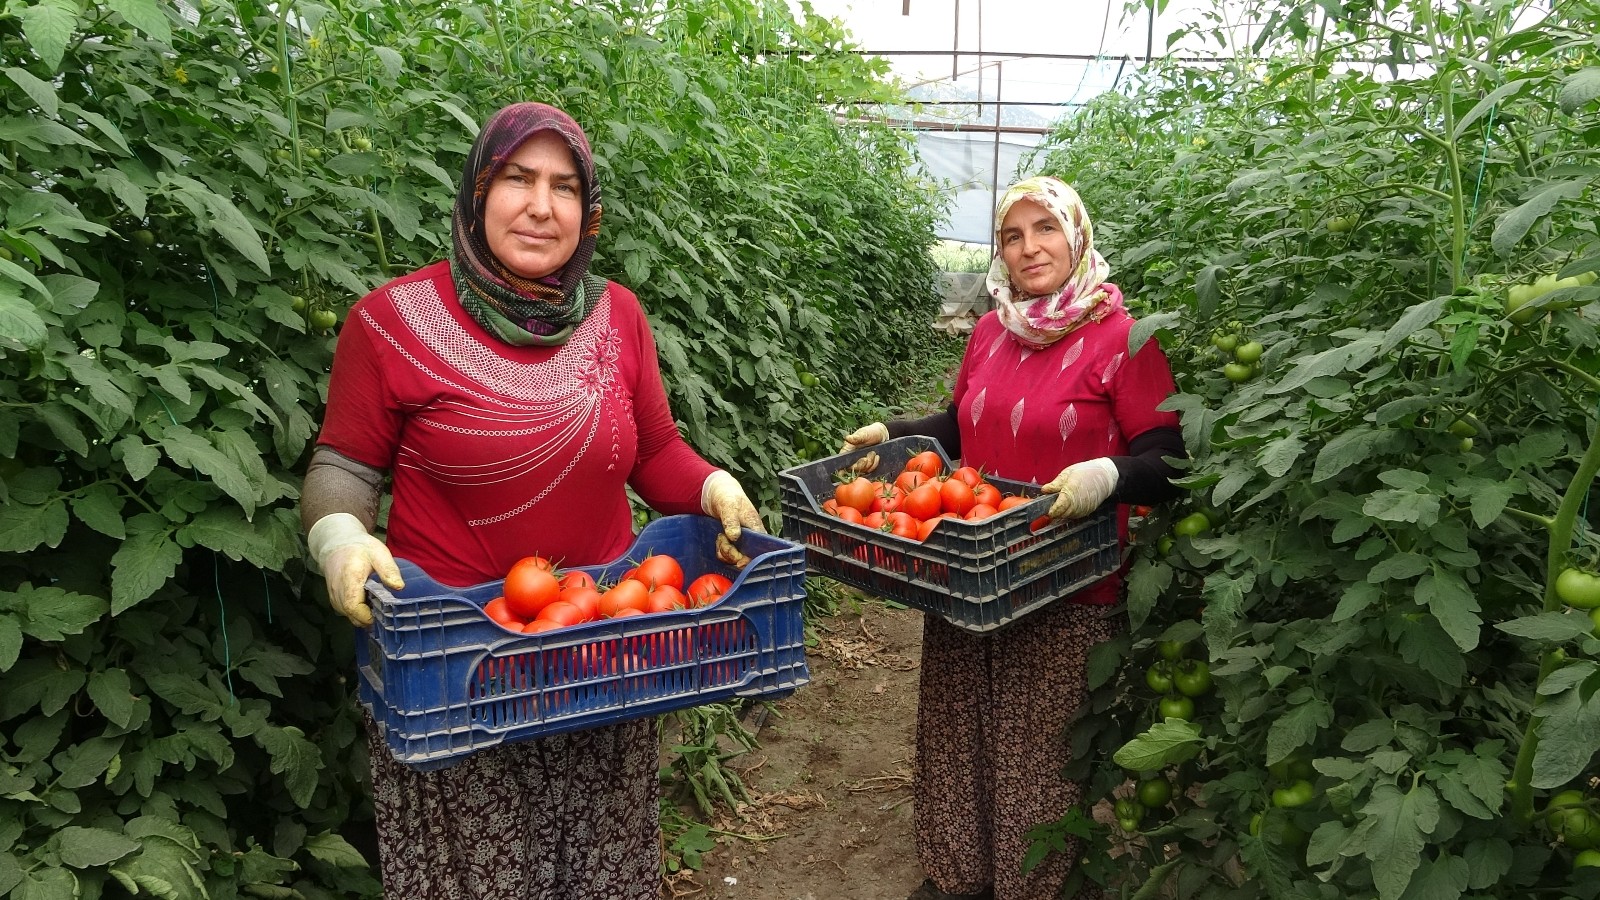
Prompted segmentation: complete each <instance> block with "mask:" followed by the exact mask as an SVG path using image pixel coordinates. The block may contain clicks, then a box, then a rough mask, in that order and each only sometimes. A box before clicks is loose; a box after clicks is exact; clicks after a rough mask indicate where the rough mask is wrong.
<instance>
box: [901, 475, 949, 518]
mask: <svg viewBox="0 0 1600 900" xmlns="http://www.w3.org/2000/svg"><path fill="white" fill-rule="evenodd" d="M900 509H901V510H902V511H904V512H906V513H909V514H910V515H911V516H913V517H915V518H918V519H931V518H933V517H935V516H937V515H939V513H941V512H943V511H944V501H943V500H942V499H941V498H940V494H939V485H937V484H935V483H933V482H931V481H929V482H926V483H924V484H922V485H921V486H919V487H918V488H917V489H916V490H914V491H912V492H911V493H909V494H907V495H906V502H904V503H902V504H900Z"/></svg>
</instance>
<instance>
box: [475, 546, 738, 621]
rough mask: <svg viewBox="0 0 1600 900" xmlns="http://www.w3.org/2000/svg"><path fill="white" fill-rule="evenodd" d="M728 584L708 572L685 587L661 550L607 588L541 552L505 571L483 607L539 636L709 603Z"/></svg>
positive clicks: (729, 583) (670, 559) (676, 565)
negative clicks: (561, 566) (559, 565)
mask: <svg viewBox="0 0 1600 900" xmlns="http://www.w3.org/2000/svg"><path fill="white" fill-rule="evenodd" d="M732 587H733V582H732V581H730V580H729V579H728V578H726V577H725V576H723V575H719V574H717V573H716V572H707V573H706V574H704V575H701V576H700V577H698V578H696V579H694V580H693V581H690V582H689V586H688V588H685V587H684V572H683V566H682V565H680V564H679V563H678V561H677V560H676V559H674V558H673V557H671V556H669V555H667V554H665V553H656V554H651V555H650V556H647V557H645V558H644V559H643V560H641V561H640V562H639V564H638V565H637V566H634V567H633V568H632V569H629V570H628V571H627V572H626V573H625V574H624V575H623V576H622V578H620V579H618V580H617V583H616V584H614V585H611V586H609V587H605V588H602V587H601V586H600V585H598V584H596V583H595V580H594V578H593V577H591V576H590V575H589V573H587V572H585V571H583V570H581V569H570V570H567V571H561V570H560V569H558V568H557V567H556V565H555V564H554V563H552V562H551V561H550V560H548V559H545V558H544V557H542V556H528V557H524V558H522V559H520V560H518V561H517V562H516V564H515V565H513V566H512V567H511V570H510V571H509V572H507V573H506V580H505V584H504V587H503V591H502V593H501V595H500V596H498V597H496V598H494V599H493V600H490V601H489V602H488V603H486V604H484V607H483V611H484V614H485V615H487V616H488V617H489V618H490V619H493V620H494V621H495V622H497V623H499V624H500V625H501V627H503V628H506V629H507V630H510V631H520V632H523V633H525V634H537V633H539V632H541V631H551V630H553V629H556V628H566V627H567V626H570V625H581V624H583V623H585V622H593V621H596V620H598V619H621V618H626V617H627V616H638V615H644V614H647V613H659V612H671V611H673V610H676V609H696V608H699V607H702V606H710V605H711V604H713V603H715V602H717V600H718V599H720V598H721V597H722V595H723V594H725V593H727V592H728V590H729V589H731V588H732Z"/></svg>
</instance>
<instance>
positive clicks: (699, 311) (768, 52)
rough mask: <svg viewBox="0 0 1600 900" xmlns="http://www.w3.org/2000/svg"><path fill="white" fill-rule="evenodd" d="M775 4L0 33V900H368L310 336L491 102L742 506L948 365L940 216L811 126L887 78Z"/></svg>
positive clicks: (195, 22)
mask: <svg viewBox="0 0 1600 900" xmlns="http://www.w3.org/2000/svg"><path fill="white" fill-rule="evenodd" d="M770 7H771V4H762V5H761V6H759V7H758V6H756V5H754V4H750V3H748V2H744V0H735V2H698V0H696V2H673V3H670V4H668V5H666V6H665V7H662V8H648V7H638V6H637V5H635V4H628V3H622V2H620V0H612V2H600V3H585V4H579V5H551V4H518V5H512V6H510V7H507V6H505V5H500V6H494V5H490V6H474V5H465V6H464V5H461V4H454V3H443V2H419V3H405V4H393V3H387V4H386V3H379V2H376V0H335V2H330V3H324V4H268V3H262V2H255V0H237V2H227V0H222V2H216V0H203V2H200V3H196V4H177V5H173V4H166V3H157V2H153V0H111V2H104V3H95V2H91V3H58V2H54V0H47V2H39V3H31V2H23V3H17V2H13V3H10V4H0V725H3V729H0V730H3V733H4V734H6V735H7V736H8V737H7V738H6V742H5V745H4V749H3V756H0V783H3V785H4V790H3V791H0V837H3V838H4V840H0V846H3V847H5V848H7V849H6V851H5V852H3V853H0V894H5V893H6V892H8V891H9V892H11V895H12V896H29V897H35V896H69V895H77V894H81V895H83V896H100V895H101V894H102V893H103V892H106V891H115V890H117V889H119V888H120V889H121V890H124V891H127V892H130V893H150V894H155V895H159V896H164V897H189V896H215V897H232V896H235V895H237V894H238V893H240V892H244V893H246V894H249V895H253V896H291V895H293V896H306V897H332V896H359V895H363V894H372V893H374V892H376V890H377V884H376V882H375V880H374V879H373V878H372V876H371V874H370V872H369V871H368V869H367V867H366V859H365V858H364V857H363V855H362V853H361V852H360V851H359V850H357V849H356V847H355V846H353V845H352V843H351V841H355V842H356V843H364V842H363V841H362V840H361V839H360V834H361V833H362V832H363V830H367V831H370V827H369V826H367V825H366V820H367V819H369V818H370V811H369V808H368V803H367V801H366V799H365V791H364V788H363V782H364V778H365V769H366V764H365V758H364V753H365V742H364V740H363V739H362V733H363V726H362V723H361V719H360V716H359V713H358V712H357V709H356V706H355V703H354V700H353V691H352V690H351V687H352V685H350V684H349V683H348V682H347V678H348V676H349V675H350V674H351V673H352V668H353V667H352V661H351V657H352V654H351V641H350V637H349V630H348V627H347V626H346V625H344V623H343V622H342V621H340V620H339V619H338V618H337V617H335V616H332V615H331V614H330V613H329V611H328V610H327V607H326V604H325V603H324V602H323V601H322V600H321V599H320V590H321V588H320V585H319V583H318V582H319V579H318V578H316V577H314V576H308V574H307V571H306V567H305V565H304V563H303V561H302V559H301V555H302V552H303V550H302V545H301V541H300V538H299V522H298V517H297V514H296V504H297V501H298V490H299V473H300V472H301V471H302V469H303V466H304V462H305V459H306V456H307V453H308V450H309V447H310V444H311V442H312V440H313V437H314V434H315V428H316V423H317V422H318V420H319V419H320V416H321V403H322V398H323V395H324V392H325V387H326V385H325V381H324V379H325V378H326V374H327V370H328V366H329V363H330V360H331V352H332V348H333V344H334V340H335V337H334V334H333V333H332V331H331V328H332V326H333V324H334V323H336V322H337V321H338V319H339V318H340V317H341V316H342V315H343V313H344V311H345V310H346V309H347V308H348V306H349V304H350V303H351V302H353V301H354V300H355V299H356V298H357V297H359V296H360V295H362V294H364V293H365V292H366V291H368V290H370V289H371V288H372V287H374V286H375V285H376V284H378V283H381V282H382V281H383V280H385V279H387V278H389V277H392V276H394V275H397V274H399V273H401V272H404V271H406V270H408V269H410V268H414V267H416V266H420V265H423V264H426V263H428V262H431V261H433V260H435V259H437V258H439V257H440V256H441V255H442V254H443V253H444V252H445V250H446V248H447V246H448V213H449V209H450V206H451V203H452V201H453V198H454V195H455V181H456V179H457V178H458V177H459V176H458V174H457V173H459V172H460V170H461V166H462V162H463V158H464V154H465V152H466V150H467V149H468V147H469V146H470V144H471V141H472V138H473V135H474V134H475V133H476V129H477V123H478V122H479V121H481V120H482V118H483V117H485V116H486V115H487V114H488V113H489V112H491V111H493V110H494V109H495V108H498V107H499V106H500V105H503V104H505V103H507V102H511V101H515V100H522V99H542V100H548V101H550V102H553V103H556V104H559V105H561V106H563V107H565V108H567V109H568V110H569V111H571V112H572V113H573V114H574V115H575V116H576V117H577V118H578V119H579V120H580V121H582V122H584V123H585V125H586V127H587V129H588V131H589V134H590V136H591V139H592V141H593V143H594V145H595V148H596V150H597V152H598V157H599V158H598V163H599V167H600V170H601V173H602V179H603V187H604V190H605V194H606V218H605V228H604V229H603V230H602V246H601V249H600V262H599V264H598V265H599V269H600V270H601V271H602V273H603V274H606V275H609V276H612V277H615V278H617V279H618V280H620V281H622V282H624V283H627V284H629V285H630V286H632V287H634V288H635V289H636V290H637V291H638V292H639V294H640V296H641V298H642V300H643V302H644V304H645V306H646V308H647V309H648V310H649V312H650V314H651V318H652V320H653V322H654V324H655V326H656V328H657V335H658V341H659V346H660V352H661V356H662V360H663V365H664V368H665V373H666V378H667V382H668V384H669V385H670V389H671V392H672V401H673V403H674V407H675V409H676V410H677V412H678V414H679V415H680V417H681V419H682V423H683V427H684V429H685V431H686V433H687V435H688V437H689V438H690V440H691V441H692V442H693V443H694V444H695V445H696V446H697V447H698V448H700V449H701V450H702V451H703V452H704V453H706V454H707V455H708V456H709V457H710V458H712V459H714V460H715V461H716V462H718V463H720V464H723V465H726V466H728V467H729V468H731V469H733V470H734V471H735V472H737V473H738V474H739V476H740V477H741V479H742V480H744V482H745V483H746V484H747V485H749V486H751V489H752V492H753V493H759V496H760V499H761V500H763V501H765V503H766V504H767V507H768V509H771V508H773V507H774V506H775V498H776V486H775V478H773V474H774V472H775V471H776V469H777V468H779V467H781V466H784V465H788V464H791V463H792V462H793V461H794V460H795V458H796V457H795V454H794V448H795V447H796V446H799V445H803V440H802V439H805V438H808V437H809V438H812V439H821V438H823V437H827V438H829V439H831V438H832V437H834V436H835V435H837V434H838V433H840V432H841V431H842V430H844V426H845V425H846V424H847V423H849V424H854V423H853V421H852V420H851V418H850V410H851V409H852V404H854V403H856V402H858V400H857V398H858V397H859V396H860V394H858V391H863V392H867V394H868V395H869V396H880V395H881V396H894V395H895V392H896V391H897V390H899V389H900V386H901V385H903V384H904V383H905V378H904V373H903V372H901V371H899V370H897V368H896V366H895V363H896V362H897V361H898V360H901V359H903V358H905V357H906V356H907V355H912V356H915V355H919V354H923V353H927V352H932V351H934V350H935V349H936V340H935V338H934V336H933V334H932V332H931V330H930V329H926V328H917V329H907V328H906V327H905V325H904V323H906V322H910V321H917V322H931V321H932V319H933V315H934V312H935V310H936V308H937V302H938V300H937V296H936V292H935V289H934V278H935V276H936V271H935V267H934V265H933V263H932V261H931V259H930V258H929V256H928V253H927V247H928V245H929V244H930V243H931V224H932V221H933V216H934V215H935V214H936V213H937V209H936V208H935V206H934V205H933V204H934V201H933V200H932V199H930V198H933V197H935V196H936V194H935V193H934V192H933V191H929V190H926V186H925V185H924V184H923V183H922V182H921V181H919V180H917V179H916V178H915V177H913V176H911V175H909V174H907V172H908V169H907V164H908V163H909V162H910V161H911V158H910V154H909V149H908V145H907V144H906V143H905V142H904V141H903V140H902V139H901V138H899V137H897V136H895V135H894V134H892V133H890V132H888V131H887V130H884V129H878V128H872V127H861V128H851V129H845V128H842V127H840V126H839V125H837V124H836V123H835V122H834V120H833V119H832V117H831V115H830V114H829V112H828V110H827V109H826V108H824V107H822V106H819V105H818V101H819V99H820V100H822V101H824V102H833V101H843V100H847V99H852V98H857V97H874V96H879V95H881V94H882V93H883V92H884V91H885V90H886V88H885V86H884V83H883V81H882V77H881V76H882V74H883V70H882V68H881V64H878V63H872V62H868V61H864V60H862V59H860V58H859V57H858V56H857V55H855V54H853V53H848V52H845V50H846V47H845V45H844V43H843V41H842V37H841V34H840V33H839V32H838V31H837V30H836V27H835V26H834V25H833V24H831V23H829V22H826V21H824V20H807V21H806V22H805V23H799V22H796V21H795V20H794V19H793V18H791V17H790V16H789V14H788V12H787V10H786V8H783V7H782V6H781V5H779V8H778V11H774V10H773V9H771V8H770ZM185 16H187V18H185ZM803 371H811V372H816V373H819V374H820V376H821V384H820V386H819V387H818V388H817V389H816V390H806V389H805V388H804V386H803V385H802V384H801V380H800V378H799V374H800V373H801V372H803ZM288 694H292V695H293V696H294V698H295V699H294V702H292V703H291V702H285V701H284V697H285V695H288ZM347 838H348V839H349V840H347ZM291 891H298V892H299V893H298V894H291V893H290V892H291ZM74 892H76V893H74Z"/></svg>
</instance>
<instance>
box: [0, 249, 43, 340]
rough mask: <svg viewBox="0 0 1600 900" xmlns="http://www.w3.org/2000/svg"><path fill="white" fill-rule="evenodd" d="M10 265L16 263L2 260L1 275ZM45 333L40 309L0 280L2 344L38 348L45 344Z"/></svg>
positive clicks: (0, 329) (0, 331) (0, 264)
mask: <svg viewBox="0 0 1600 900" xmlns="http://www.w3.org/2000/svg"><path fill="white" fill-rule="evenodd" d="M8 267H11V268H15V267H16V264H15V263H8V262H6V261H5V260H0V276H4V275H5V274H6V271H5V270H6V269H7V268H8ZM45 334H46V329H45V324H44V319H42V318H40V317H39V311H38V310H37V309H35V308H34V306H33V304H32V303H29V302H28V301H26V300H24V299H22V295H21V294H19V293H17V290H16V288H15V287H13V286H12V285H10V284H8V283H6V282H5V281H0V346H4V345H5V344H10V345H12V346H14V347H17V348H21V349H26V350H38V349H39V348H41V347H43V346H44V339H45Z"/></svg>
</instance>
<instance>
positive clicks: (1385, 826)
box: [1361, 784, 1439, 900]
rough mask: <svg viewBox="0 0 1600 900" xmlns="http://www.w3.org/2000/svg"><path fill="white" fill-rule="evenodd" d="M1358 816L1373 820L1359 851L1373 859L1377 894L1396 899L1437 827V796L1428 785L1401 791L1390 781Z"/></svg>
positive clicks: (1376, 789) (1374, 793)
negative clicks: (1428, 838)
mask: <svg viewBox="0 0 1600 900" xmlns="http://www.w3.org/2000/svg"><path fill="white" fill-rule="evenodd" d="M1361 815H1362V818H1364V819H1370V820H1371V822H1372V824H1371V827H1369V828H1368V829H1367V830H1366V843H1365V844H1364V846H1363V848H1362V852H1363V853H1364V854H1365V855H1366V857H1367V858H1368V859H1370V860H1371V861H1372V880H1373V883H1374V884H1375V885H1376V886H1377V888H1378V896H1379V897H1380V898H1382V900H1398V898H1399V897H1400V895H1401V894H1402V893H1404V892H1405V889H1406V886H1407V885H1408V884H1410V883H1411V878H1412V876H1413V874H1414V873H1415V872H1416V871H1417V869H1418V868H1419V861H1420V860H1421V856H1422V848H1423V847H1424V846H1425V845H1426V844H1427V835H1429V834H1432V833H1433V830H1434V828H1436V827H1438V824H1439V798H1438V796H1437V795H1436V794H1435V793H1434V791H1433V788H1432V787H1430V786H1428V785H1427V784H1418V785H1416V786H1415V787H1413V788H1412V789H1411V790H1410V791H1407V792H1404V793H1402V792H1401V790H1400V789H1399V788H1398V787H1396V786H1394V785H1392V784H1379V785H1377V786H1375V787H1374V788H1373V789H1372V798H1371V799H1370V800H1369V801H1368V802H1367V804H1366V806H1364V807H1362V809H1361ZM1363 824H1366V823H1363Z"/></svg>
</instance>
